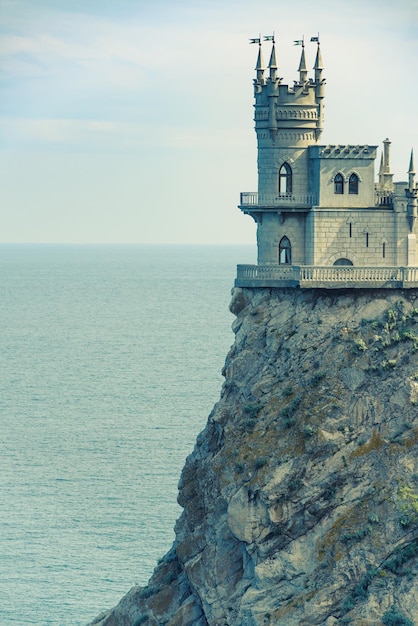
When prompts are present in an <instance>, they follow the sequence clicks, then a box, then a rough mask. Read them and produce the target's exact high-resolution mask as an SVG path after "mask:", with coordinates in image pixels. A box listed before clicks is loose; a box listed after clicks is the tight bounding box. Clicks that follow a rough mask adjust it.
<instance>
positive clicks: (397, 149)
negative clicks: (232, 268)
mask: <svg viewBox="0 0 418 626" xmlns="http://www.w3.org/2000/svg"><path fill="white" fill-rule="evenodd" d="M365 5H366V2H365V1H364V0H317V1H316V2H314V1H312V0H292V2H282V1H281V0H264V1H263V2H254V1H253V0H251V1H250V0H240V1H238V0H231V1H228V0H222V1H220V0H205V1H203V0H179V1H175V2H173V1H172V0H153V2H150V1H148V0H0V33H1V45H0V62H1V70H2V74H1V76H2V77H1V84H0V171H1V174H0V179H1V180H0V215H1V233H0V241H3V242H146V243H252V242H254V241H255V227H254V224H253V222H252V220H251V219H250V218H249V217H245V216H243V215H241V213H240V212H239V210H238V209H237V208H236V205H237V204H238V200H239V192H240V191H255V190H256V187H257V181H256V144H255V133H254V130H253V121H252V117H253V110H252V104H253V98H252V84H251V83H252V78H253V76H254V65H255V61H256V54H257V47H256V46H250V45H249V44H248V40H249V38H250V37H254V36H255V37H256V36H258V33H262V34H271V33H272V32H273V31H275V32H276V39H277V42H278V43H277V53H278V62H279V66H280V70H279V74H280V75H281V76H283V77H284V82H286V83H290V84H292V83H293V80H294V79H296V78H297V67H298V62H299V55H300V48H298V47H294V46H293V45H292V42H293V40H294V39H300V38H301V37H302V36H303V35H304V36H305V39H306V40H309V38H310V37H311V36H312V35H316V34H317V32H318V31H319V33H320V38H321V50H322V55H323V60H324V65H325V76H326V78H327V92H326V100H325V105H326V108H325V132H324V134H323V136H322V140H321V143H368V144H379V145H380V144H381V142H382V140H383V139H384V138H385V137H389V138H390V139H391V141H392V170H393V171H394V172H395V179H398V180H406V178H407V177H406V170H407V167H408V162H409V152H410V149H411V147H412V146H414V147H415V149H416V154H418V104H417V103H418V73H417V70H418V68H417V59H418V35H417V33H418V28H417V27H418V3H417V0H399V1H398V2H393V1H392V0H391V1H390V2H389V1H387V0H368V2H367V6H365ZM269 51H270V49H269V45H268V44H265V46H264V54H265V57H266V58H267V59H268V55H269ZM306 53H307V60H308V63H309V64H310V66H312V65H313V62H314V55H315V44H307V47H306Z"/></svg>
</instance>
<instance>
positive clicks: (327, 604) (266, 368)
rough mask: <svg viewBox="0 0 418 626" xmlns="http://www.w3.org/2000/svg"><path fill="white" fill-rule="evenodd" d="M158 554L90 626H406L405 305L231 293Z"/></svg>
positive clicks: (416, 387)
mask: <svg viewBox="0 0 418 626" xmlns="http://www.w3.org/2000/svg"><path fill="white" fill-rule="evenodd" d="M231 311H232V312H233V313H234V314H235V315H236V319H235V321H234V324H233V330H234V332H235V335H236V337H235V342H234V345H233V346H232V348H231V350H230V352H229V354H228V356H227V358H226V364H225V368H224V376H225V382H224V385H223V389H222V394H221V398H220V401H219V402H218V403H217V404H216V405H215V407H214V409H213V411H212V413H211V414H210V416H209V419H208V423H207V426H206V428H205V430H204V431H203V432H202V433H201V434H200V435H199V437H198V439H197V442H196V446H195V449H194V451H193V453H192V454H191V455H190V456H189V457H188V459H187V461H186V464H185V467H184V469H183V472H182V475H181V479H180V483H179V502H180V504H181V506H182V507H183V513H182V515H181V516H180V518H179V520H178V522H177V524H176V539H175V542H174V544H173V547H172V549H171V551H170V552H169V553H168V554H167V555H166V556H165V557H164V558H163V559H162V560H161V561H160V562H159V564H158V565H157V567H156V569H155V571H154V574H153V576H152V577H151V579H150V581H149V584H148V586H147V587H142V588H141V587H134V588H132V589H131V590H130V591H129V593H128V594H127V595H126V596H125V597H124V598H123V599H122V600H121V602H120V603H119V605H118V606H117V607H115V608H114V609H112V610H110V611H108V612H107V613H105V614H102V615H101V616H99V617H98V618H96V620H95V621H94V622H93V624H95V625H96V626H139V625H140V624H144V625H145V626H157V625H158V626H161V625H166V626H207V625H210V626H261V625H263V626H265V625H270V626H273V625H274V626H276V625H283V626H314V625H326V626H331V625H334V624H353V625H356V626H362V625H380V624H386V625H388V624H389V625H391V624H392V625H394V624H404V625H406V626H408V625H409V626H411V625H412V626H413V625H414V624H418V621H417V620H418V618H417V616H418V463H417V454H416V453H417V442H418V411H417V409H418V359H417V354H418V352H417V351H418V295H416V292H415V290H411V291H408V290H391V291H390V292H388V291H385V290H370V291H366V290H362V291H355V290H347V291H344V292H342V291H335V292H332V291H325V290H299V289H282V290H274V289H235V290H234V292H233V297H232V302H231Z"/></svg>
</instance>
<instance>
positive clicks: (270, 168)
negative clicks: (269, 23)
mask: <svg viewBox="0 0 418 626" xmlns="http://www.w3.org/2000/svg"><path fill="white" fill-rule="evenodd" d="M256 41H258V40H256ZM268 70H269V76H265V73H266V69H265V67H264V61H263V57H262V52H261V42H259V53H258V60H257V66H256V72H257V77H256V79H255V80H254V96H255V130H256V134H257V144H258V191H257V192H246V193H242V194H241V202H240V209H241V210H242V211H243V213H245V214H248V215H251V216H252V217H253V219H254V220H255V221H256V223H257V246H258V266H269V267H271V266H277V265H296V266H320V267H329V266H334V265H337V266H340V265H345V266H357V267H365V268H379V267H416V266H417V265H418V258H417V254H416V217H417V196H418V189H417V186H416V183H415V171H414V163H413V155H412V153H411V159H410V166H409V180H408V181H406V182H399V183H394V182H393V174H392V173H391V171H390V141H389V140H388V139H386V140H385V141H384V148H383V152H382V160H381V164H380V170H379V178H378V181H377V182H375V160H376V153H377V146H370V145H361V146H360V145H320V144H319V139H320V136H321V133H322V129H323V100H324V95H325V79H324V77H323V63H322V56H321V51H320V47H319V42H318V47H317V53H316V60H315V64H314V77H313V78H310V79H308V72H307V69H306V59H305V48H304V45H303V46H302V54H301V61H300V65H299V80H298V81H295V82H294V85H293V86H288V85H284V84H282V79H281V78H279V77H278V75H277V63H276V52H275V43H274V41H273V44H272V50H271V56H270V61H269V64H268ZM236 284H237V286H244V287H245V286H252V285H250V284H248V283H245V281H244V282H242V281H241V282H240V280H239V276H238V282H237V283H236ZM353 286H355V285H353Z"/></svg>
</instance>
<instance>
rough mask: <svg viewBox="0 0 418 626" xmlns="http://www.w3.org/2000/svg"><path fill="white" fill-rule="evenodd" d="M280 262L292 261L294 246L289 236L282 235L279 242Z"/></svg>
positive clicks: (282, 263)
mask: <svg viewBox="0 0 418 626" xmlns="http://www.w3.org/2000/svg"><path fill="white" fill-rule="evenodd" d="M279 263H280V264H281V265H290V264H291V263H292V246H291V245H290V241H289V239H288V238H287V237H282V239H281V240H280V243H279Z"/></svg>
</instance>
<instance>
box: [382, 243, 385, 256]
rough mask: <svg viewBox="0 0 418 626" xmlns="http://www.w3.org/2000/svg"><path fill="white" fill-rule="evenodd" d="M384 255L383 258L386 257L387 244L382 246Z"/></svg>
mask: <svg viewBox="0 0 418 626" xmlns="http://www.w3.org/2000/svg"><path fill="white" fill-rule="evenodd" d="M382 255H383V258H385V257H386V244H385V243H384V244H383V245H382Z"/></svg>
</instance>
